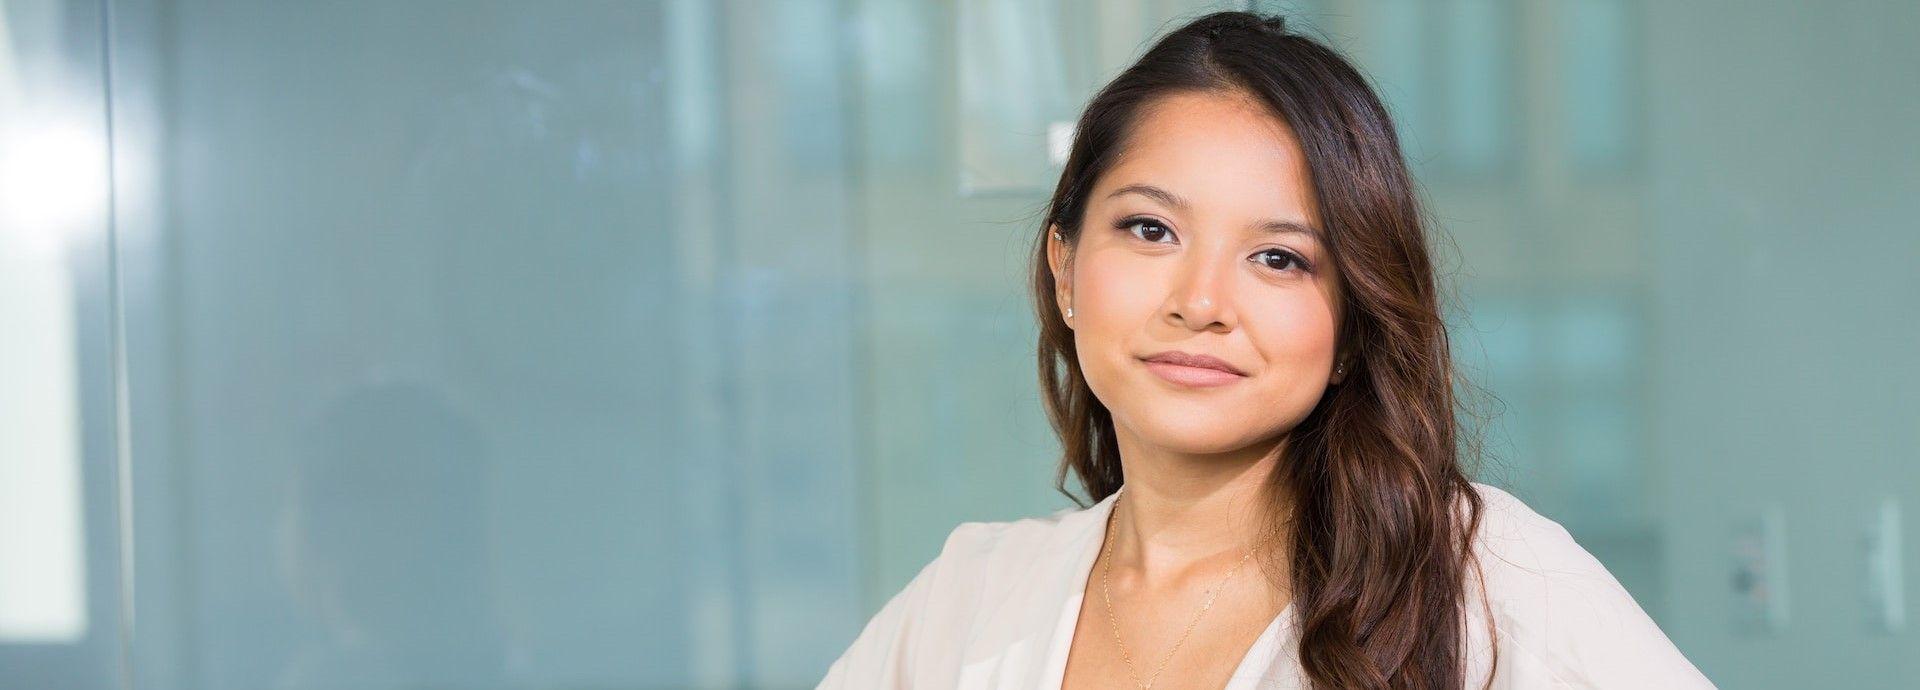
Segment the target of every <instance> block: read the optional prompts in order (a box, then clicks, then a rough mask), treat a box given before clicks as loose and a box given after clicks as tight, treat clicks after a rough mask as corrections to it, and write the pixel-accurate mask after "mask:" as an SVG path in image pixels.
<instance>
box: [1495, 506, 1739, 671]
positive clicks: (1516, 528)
mask: <svg viewBox="0 0 1920 690" xmlns="http://www.w3.org/2000/svg"><path fill="white" fill-rule="evenodd" d="M1473 488H1474V490H1475V492H1476V493H1477V494H1478V495H1479V496H1480V498H1481V504H1482V508H1483V511H1482V514H1481V520H1480V525H1479V527H1478V529H1476V530H1475V532H1474V544H1473V551H1474V557H1475V559H1474V565H1473V568H1472V569H1471V570H1470V572H1469V584H1468V590H1469V591H1468V592H1467V595H1468V599H1469V606H1468V611H1467V613H1468V615H1469V616H1470V617H1471V618H1473V619H1475V620H1483V619H1490V620H1491V622H1492V624H1493V628H1494V631H1496V632H1497V633H1498V635H1499V638H1498V640H1497V642H1496V644H1497V645H1498V649H1499V650H1500V655H1499V659H1498V663H1499V669H1498V671H1499V675H1501V676H1502V677H1504V678H1505V679H1507V680H1509V681H1514V680H1516V679H1517V680H1518V681H1520V684H1519V685H1512V687H1531V686H1533V685H1538V686H1541V687H1560V686H1561V684H1565V685H1571V686H1579V687H1645V688H1668V687H1672V688H1711V687H1713V685H1712V684H1711V683H1710V682H1709V681H1708V680H1707V679H1706V677H1705V676H1704V675H1702V674H1701V673H1700V672H1699V670H1698V669H1696V668H1695V667H1694V666H1693V664H1692V663H1691V662H1689V661H1688V660H1687V659H1686V657H1685V656H1684V655H1682V654H1681V653H1680V651H1679V650H1678V648H1676V647H1675V646H1674V645H1673V643H1672V641H1671V640H1670V639H1669V638H1668V637H1667V635H1666V633H1665V632H1664V631H1662V630H1661V629H1660V627H1659V626H1658V625H1657V624H1655V623H1654V621H1653V619H1652V618H1651V617H1650V616H1649V615H1648V614H1647V613H1646V611H1645V609H1643V608H1642V607H1641V606H1640V603H1639V602H1638V601H1636V600H1635V599H1634V597H1633V595H1632V594H1631V593H1629V592H1628V591H1627V589H1626V587H1624V586H1622V585H1621V584H1620V581H1619V580H1618V579H1616V578H1615V577H1614V576H1613V574H1612V573H1611V572H1609V571H1608V570H1607V568H1606V566H1605V565H1602V564H1601V563H1600V560H1599V559H1598V558H1595V557H1594V555H1593V554H1592V553H1590V552H1588V551H1587V550H1586V548H1584V547H1582V546H1581V545H1580V543H1579V542H1578V541H1577V540H1575V539H1574V537H1573V535H1572V534H1571V533H1569V532H1568V531H1567V529H1566V528H1565V527H1563V526H1561V525H1560V523H1558V522H1556V521H1554V520H1552V519H1551V518H1548V517H1547V516H1545V515H1542V514H1540V512H1539V511H1537V510H1534V508H1533V507H1532V506H1529V505H1528V504H1527V503H1526V502H1524V501H1522V500H1521V499H1520V498H1519V497H1517V496H1515V495H1513V494H1512V493H1510V492H1508V491H1506V490H1504V489H1501V488H1499V487H1495V486H1492V485H1488V484H1482V483H1479V482H1474V483H1473ZM1474 637H1475V638H1476V639H1477V638H1479V637H1480V636H1479V635H1475V636H1474ZM1510 685H1511V684H1510Z"/></svg>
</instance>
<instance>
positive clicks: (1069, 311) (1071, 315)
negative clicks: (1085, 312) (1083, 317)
mask: <svg viewBox="0 0 1920 690" xmlns="http://www.w3.org/2000/svg"><path fill="white" fill-rule="evenodd" d="M1067 318H1069V319H1071V318H1073V307H1067Z"/></svg>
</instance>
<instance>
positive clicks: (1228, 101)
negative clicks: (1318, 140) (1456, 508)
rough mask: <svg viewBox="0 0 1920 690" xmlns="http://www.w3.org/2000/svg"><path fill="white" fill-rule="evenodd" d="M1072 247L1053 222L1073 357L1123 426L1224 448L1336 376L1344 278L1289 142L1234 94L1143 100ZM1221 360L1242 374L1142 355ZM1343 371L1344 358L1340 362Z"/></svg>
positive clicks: (1258, 439) (1316, 394) (1264, 431)
mask: <svg viewBox="0 0 1920 690" xmlns="http://www.w3.org/2000/svg"><path fill="white" fill-rule="evenodd" d="M1085 213H1086V215H1085V216H1084V217H1083V219H1082V224H1081V231H1080V233H1079V236H1078V238H1077V239H1076V240H1074V245H1073V246H1071V247H1068V246H1066V245H1065V244H1063V243H1062V242H1061V241H1060V240H1058V239H1055V238H1054V237H1053V235H1052V233H1049V234H1048V242H1049V246H1048V262H1049V264H1050V265H1051V266H1052V269H1053V274H1054V277H1055V283H1056V285H1058V286H1059V291H1058V294H1057V295H1056V297H1057V299H1058V302H1059V305H1058V306H1059V308H1060V310H1061V313H1062V315H1063V316H1064V314H1065V312H1066V309H1067V307H1068V306H1072V307H1073V317H1072V318H1069V319H1067V324H1068V326H1070V327H1071V328H1072V329H1073V332H1074V345H1075V347H1076V348H1077V349H1078V352H1079V359H1080V367H1081V370H1082V371H1083V372H1085V375H1086V379H1087V384H1088V385H1089V386H1090V387H1091V388H1092V389H1093V393H1094V395H1095V396H1097V397H1098V398H1099V399H1100V402H1101V403H1103V404H1104V405H1106V407H1107V409H1108V410H1110V411H1111V412H1112V413H1113V420H1114V424H1115V426H1116V427H1117V430H1118V431H1119V432H1120V433H1121V434H1122V435H1123V436H1131V437H1132V438H1133V439H1134V440H1135V441H1137V442H1140V443H1145V444H1148V445H1151V446H1154V447H1156V448H1160V449H1163V450H1166V451H1172V452H1178V453H1187V454H1215V453H1228V452H1233V451H1238V450H1242V449H1246V448H1249V447H1251V446H1254V445H1255V444H1264V445H1270V442H1271V441H1272V440H1275V439H1277V438H1278V437H1279V436H1280V435H1281V434H1283V433H1285V432H1286V431H1288V430H1289V429H1292V428H1293V426H1294V425H1295V424H1298V423H1299V421H1300V420H1301V419H1303V418H1305V417H1306V415H1307V414H1308V413H1309V412H1311V411H1312V410H1313V407H1314V405H1316V404H1318V402H1319V400H1320V397H1321V394H1322V393H1324V392H1325V390H1326V388H1327V386H1328V385H1329V384H1330V383H1338V378H1336V377H1335V375H1334V373H1333V369H1334V364H1335V360H1334V357H1335V343H1334V333H1335V332H1336V326H1337V324H1338V323H1339V318H1340V313H1339V305H1340V303H1341V302H1340V296H1339V293H1338V290H1339V284H1338V282H1337V280H1336V276H1335V274H1334V271H1333V266H1332V261H1331V260H1330V257H1328V255H1327V250H1326V247H1325V245H1324V244H1323V243H1322V242H1321V241H1320V239H1318V238H1317V237H1316V236H1315V233H1317V232H1320V230H1317V229H1316V228H1318V227H1319V224H1318V221H1317V212H1316V210H1315V208H1314V203H1313V190H1312V187H1311V180H1310V179H1309V173H1308V171H1307V167H1306V162H1305V159H1304V158H1303V157H1302V154H1301V151H1300V146H1299V144H1298V143H1297V142H1296V141H1295V139H1294V137H1293V134H1292V132H1291V131H1290V130H1289V129H1288V128H1287V126H1286V125H1285V123H1284V122H1282V121H1281V120H1279V119H1277V118H1276V117H1274V116H1273V115H1270V114H1269V113H1268V112H1267V111H1266V110H1264V108H1263V106H1261V105H1259V104H1258V103H1256V102H1254V101H1251V100H1248V99H1247V98H1246V97H1245V96H1241V95H1227V94H1221V93H1205V94H1202V93H1187V94H1179V95H1172V96H1167V97H1165V98H1162V99H1159V100H1157V101H1155V102H1154V103H1153V104H1150V105H1149V106H1148V107H1147V108H1146V109H1145V110H1144V111H1143V113H1142V115H1141V119H1140V121H1139V122H1138V124H1137V128H1136V129H1135V130H1134V133H1133V134H1132V135H1131V138H1130V140H1129V141H1128V142H1127V144H1126V148H1125V152H1124V154H1123V155H1122V156H1121V159H1120V160H1119V161H1118V163H1117V164H1116V165H1115V166H1114V167H1112V168H1111V169H1110V170H1108V171H1107V172H1106V173H1105V174H1104V175H1103V176H1102V177H1101V178H1100V179H1099V180H1097V182H1096V184H1095V185H1094V188H1093V190H1092V193H1091V196H1090V197H1089V198H1088V201H1087V207H1086V212H1085ZM1168 352H1184V353H1187V354H1191V355H1200V356H1207V357H1214V358H1218V359H1219V360H1221V361H1223V362H1224V363H1225V364H1226V365H1227V366H1229V367H1230V368H1232V369H1234V370H1236V371H1237V373H1226V372H1222V371H1219V370H1216V369H1197V368H1193V367H1186V366H1179V365H1175V364H1163V363H1155V362H1149V361H1148V358H1150V357H1153V356H1155V355H1159V354H1162V353H1168ZM1349 368H1351V364H1349Z"/></svg>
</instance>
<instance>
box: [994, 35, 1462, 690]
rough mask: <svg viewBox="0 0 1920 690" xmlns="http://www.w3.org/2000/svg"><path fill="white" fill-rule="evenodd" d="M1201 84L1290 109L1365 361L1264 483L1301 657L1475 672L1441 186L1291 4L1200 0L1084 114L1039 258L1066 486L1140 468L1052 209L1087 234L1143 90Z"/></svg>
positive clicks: (1407, 684) (1421, 682)
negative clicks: (1082, 321)
mask: <svg viewBox="0 0 1920 690" xmlns="http://www.w3.org/2000/svg"><path fill="white" fill-rule="evenodd" d="M1193 92H1201V93H1207V92H1212V93H1227V94H1246V95H1250V96H1252V97H1254V98H1255V99H1256V100H1257V101H1258V102H1260V103H1263V104H1264V105H1265V106H1266V107H1267V108H1268V109H1269V110H1270V112H1271V113H1273V114H1274V115H1276V116H1277V117H1279V118H1280V119H1281V120H1282V121H1284V122H1285V123H1286V124H1287V126H1288V127H1290V128H1291V130H1292V132H1293V133H1294V135H1295V138H1296V139H1298V141H1299V142H1300V146H1301V150H1302V153H1303V154H1304V156H1305V159H1306V162H1307V168H1308V171H1309V174H1310V177H1311V179H1312V181H1313V187H1314V190H1313V194H1314V198H1315V200H1316V201H1317V205H1318V208H1319V215H1320V216H1321V217H1320V218H1319V219H1318V220H1319V222H1320V223H1321V225H1322V227H1324V228H1325V229H1326V232H1327V233H1328V245H1329V246H1328V253H1329V255H1330V257H1331V259H1332V260H1333V261H1334V262H1335V264H1334V265H1335V266H1336V267H1337V268H1338V270H1337V273H1338V275H1339V276H1340V281H1341V284H1342V286H1343V288H1344V290H1343V292H1344V295H1345V296H1344V299H1345V309H1344V310H1343V312H1344V313H1345V314H1346V315H1347V316H1346V318H1344V319H1343V320H1342V323H1341V324H1340V328H1339V331H1338V333H1337V335H1336V337H1337V338H1339V340H1340V344H1341V345H1342V347H1341V348H1340V349H1341V350H1342V351H1345V352H1348V353H1350V355H1351V360H1350V363H1349V370H1350V373H1349V374H1348V376H1347V378H1346V379H1344V380H1343V381H1342V382H1341V383H1340V384H1339V385H1335V386H1332V387H1330V388H1329V389H1328V390H1327V392H1326V393H1325V394H1324V395H1323V396H1322V397H1321V399H1320V401H1319V403H1318V404H1317V405H1316V406H1315V408H1314V409H1313V411H1312V412H1311V413H1309V414H1308V416H1307V417H1306V418H1305V419H1303V420H1302V421H1301V422H1300V423H1299V424H1298V425H1296V426H1295V427H1294V428H1293V429H1291V430H1290V431H1288V432H1287V434H1286V437H1285V438H1284V439H1283V446H1284V447H1283V448H1282V451H1283V452H1282V455H1281V456H1280V458H1279V460H1280V462H1278V463H1277V464H1276V466H1275V469H1274V471H1273V473H1272V476H1270V477H1269V478H1268V479H1267V480H1266V482H1265V484H1264V486H1263V494H1264V498H1265V500H1264V502H1263V505H1264V507H1265V508H1266V510H1267V512H1268V513H1269V515H1270V516H1271V518H1272V519H1271V520H1270V521H1269V522H1270V524H1271V527H1272V529H1275V530H1283V529H1284V530H1286V533H1287V534H1288V535H1289V536H1290V537H1291V544H1292V546H1291V550H1290V552H1289V553H1287V554H1286V555H1285V557H1286V558H1288V559H1290V563H1291V573H1292V575H1291V577H1290V580H1291V581H1290V582H1287V583H1284V584H1285V585H1286V586H1287V588H1290V589H1291V591H1292V592H1293V602H1294V607H1295V612H1296V615H1297V616H1298V620H1299V624H1300V627H1299V629H1300V632H1301V634H1300V638H1299V644H1300V649H1299V657H1300V660H1301V665H1302V668H1303V670H1304V671H1305V673H1306V675H1307V677H1308V679H1309V680H1310V682H1311V683H1312V684H1313V685H1315V686H1316V687H1328V688H1459V687H1462V686H1463V685H1465V683H1466V680H1465V675H1466V669H1465V661H1464V657H1463V654H1462V653H1463V645H1464V643H1465V640H1466V639H1467V636H1466V621H1467V616H1466V614H1465V606H1466V605H1465V601H1466V596H1465V593H1466V583H1467V582H1468V581H1469V579H1468V577H1467V572H1468V569H1469V568H1470V567H1474V566H1475V565H1476V564H1474V562H1473V557H1472V554H1473V551H1472V537H1473V534H1474V533H1475V532H1476V531H1477V530H1478V528H1479V524H1480V519H1481V513H1482V504H1481V499H1480V496H1479V494H1478V493H1476V492H1475V491H1474V490H1473V487H1472V485H1471V481H1470V480H1469V479H1468V475H1467V473H1466V471H1465V470H1464V469H1463V468H1462V467H1461V464H1460V459H1461V457H1462V456H1463V455H1472V456H1474V457H1476V458H1477V457H1478V455H1479V452H1478V449H1479V447H1480V443H1479V442H1478V440H1477V439H1466V440H1467V441H1468V442H1469V443H1470V444H1471V449H1470V450H1471V452H1470V453H1469V452H1463V450H1462V449H1461V448H1460V447H1459V445H1460V444H1461V443H1462V441H1463V439H1462V438H1461V437H1460V432H1459V430H1458V428H1457V426H1456V418H1455V413H1456V411H1457V410H1456V395H1455V391H1454V388H1453V386H1454V384H1455V383H1456V381H1455V380H1454V369H1453V365H1452V362H1451V359H1450V356H1449V345H1448V340H1447V329H1446V325H1445V323H1444V321H1443V319H1442V317H1441V313H1440V303H1439V295H1438V288H1437V283H1438V281H1437V279H1436V277H1435V272H1434V268H1433V264H1432V260H1431V258H1430V257H1429V254H1428V248H1427V244H1426V242H1427V230H1426V222H1425V221H1424V220H1423V218H1424V214H1423V211H1422V206H1421V203H1420V200H1419V198H1418V195H1417V193H1416V190H1415V187H1414V184H1413V181H1412V178H1411V175H1410V174H1409V172H1408V170H1407V165H1406V162H1405V161H1404V160H1403V159H1402V157H1401V153H1400V143H1399V139H1398V137H1397V136H1396V134H1395V132H1394V126H1393V121H1392V118H1391V117H1390V116H1389V115H1388V112H1387V109H1386V108H1385V107H1384V106H1382V104H1381V102H1380V99H1379V98H1378V96H1377V95H1376V94H1375V93H1374V91H1373V89H1372V88H1371V87H1370V86H1369V84H1368V82H1367V80H1366V78H1365V77H1363V76H1362V75H1361V73H1360V72H1359V70H1357V69H1355V68H1354V66H1353V65H1351V64H1349V63H1348V62H1347V61H1346V60H1345V59H1343V58H1342V57H1341V56H1340V55H1339V54H1338V53H1336V52H1335V51H1334V50H1332V49H1330V48H1328V47H1327V46H1325V45H1324V44H1322V43H1320V42H1318V41H1316V40H1314V39H1312V38H1309V37H1306V36H1303V35H1301V34H1298V33H1295V32H1293V31H1290V30H1289V29H1288V27H1287V24H1286V21H1285V19H1284V18H1282V17H1276V16H1266V15H1260V14H1255V13H1250V12H1239V11H1234V12H1215V13H1212V14H1207V15H1205V16H1202V17H1199V18H1197V19H1194V20H1192V21H1191V22H1189V23H1187V24H1185V25H1183V26H1181V27H1179V28H1177V29H1175V30H1174V31H1172V32H1170V33H1168V34H1167V35H1166V36H1164V37H1163V38H1161V39H1160V40H1159V41H1158V42H1156V43H1155V44H1154V45H1153V46H1152V47H1151V48H1149V49H1148V50H1147V52H1146V53H1144V54H1143V55H1142V56H1141V57H1140V59H1139V60H1138V61H1137V62H1135V63H1134V64H1133V65H1132V66H1130V67H1129V68H1128V69H1127V70H1126V71H1124V72H1122V73H1121V74H1119V75H1118V76H1117V77H1115V78H1114V79H1113V80H1112V81H1111V82H1109V83H1107V84H1106V85H1105V86H1104V87H1103V88H1101V90H1100V91H1099V92H1098V93H1097V94H1096V95H1095V96H1094V98H1093V99H1092V101H1090V102H1089V104H1088V105H1087V107H1086V110H1085V112H1083V113H1082V114H1081V116H1080V119H1079V122H1078V125H1077V129H1076V130H1075V133H1074V137H1073V142H1072V147H1071V149H1070V153H1069V155H1068V158H1067V161H1066V163H1065V167H1064V169H1063V171H1062V172H1061V175H1060V180H1059V183H1058V185H1057V186H1056V187H1055V189H1054V192H1053V197H1052V199H1051V200H1050V201H1049V202H1048V204H1047V206H1046V207H1045V216H1046V222H1045V223H1043V224H1042V227H1041V228H1040V232H1039V233H1038V235H1039V236H1038V238H1036V242H1035V243H1034V247H1033V256H1032V259H1033V260H1032V268H1031V272H1032V291H1033V295H1032V297H1033V302H1034V307H1035V310H1036V314H1037V316H1038V318H1039V322H1040V324H1039V325H1040V332H1039V347H1038V355H1039V368H1040V371H1039V373H1040V384H1041V388H1042V391H1043V393H1044V395H1043V403H1044V405H1045V407H1046V410H1047V415H1048V418H1049V420H1050V422H1051V423H1052V425H1053V427H1054V430H1055V432H1056V433H1057V434H1058V435H1059V436H1060V439H1061V442H1062V448H1063V456H1062V458H1061V462H1060V467H1059V469H1058V472H1057V474H1056V477H1055V487H1056V488H1057V489H1058V490H1059V491H1060V492H1061V493H1063V494H1066V495H1067V496H1068V497H1069V498H1071V499H1073V500H1075V501H1076V502H1079V501H1080V499H1079V498H1077V497H1075V496H1074V494H1073V493H1072V492H1071V491H1069V490H1068V489H1067V488H1066V485H1067V475H1068V473H1069V472H1071V473H1072V474H1073V475H1075V476H1077V477H1078V478H1079V481H1080V483H1081V485H1082V486H1083V487H1085V489H1086V491H1087V493H1088V494H1089V499H1090V500H1091V501H1099V500H1102V499H1104V498H1106V497H1107V496H1109V495H1111V494H1112V493H1113V492H1114V491H1115V490H1117V489H1118V488H1119V487H1120V485H1121V483H1122V482H1123V481H1124V476H1123V475H1122V472H1121V467H1120V454H1119V448H1118V446H1117V445H1116V441H1115V435H1114V427H1113V418H1112V416H1111V414H1110V413H1109V412H1108V410H1107V409H1106V407H1105V406H1104V405H1102V404H1101V402H1100V401H1099V400H1098V399H1096V398H1095V397H1094V395H1093V391H1092V390H1091V389H1090V388H1089V387H1088V386H1087V382H1086V379H1085V377H1084V376H1083V374H1082V372H1081V370H1080V368H1079V364H1078V357H1077V356H1076V353H1075V350H1074V341H1073V332H1072V330H1071V329H1069V328H1068V327H1067V324H1066V323H1065V322H1064V321H1063V320H1062V319H1061V318H1060V315H1059V313H1058V311H1057V306H1056V303H1055V301H1054V295H1055V294H1056V293H1055V291H1054V288H1055V286H1054V277H1053V273H1052V271H1051V270H1050V269H1049V267H1048V264H1047V253H1046V252H1047V243H1046V237H1047V229H1048V227H1047V226H1055V227H1057V228H1058V229H1059V231H1060V232H1061V234H1063V235H1065V236H1066V240H1067V243H1068V244H1069V245H1070V246H1071V245H1073V244H1074V243H1076V242H1077V241H1078V238H1079V233H1080V226H1081V221H1082V219H1083V215H1084V213H1085V210H1086V206H1087V196H1088V194H1089V193H1090V192H1091V190H1092V189H1093V187H1094V184H1095V182H1096V181H1097V180H1098V179H1099V178H1100V176H1101V175H1102V174H1103V173H1104V172H1105V171H1106V170H1107V169H1108V168H1110V167H1111V166H1112V165H1113V163H1114V161H1115V160H1116V158H1117V157H1118V156H1119V154H1120V153H1121V152H1122V148H1123V147H1124V146H1125V144H1126V142H1127V138H1128V136H1129V133H1130V131H1131V129H1132V128H1133V126H1134V124H1135V122H1136V120H1137V119H1138V117H1139V116H1140V114H1141V113H1142V111H1143V109H1144V106H1146V105H1147V104H1149V103H1150V102H1151V101H1152V100H1153V99H1155V98H1159V97H1163V96H1166V95H1169V94H1174V93H1193ZM1460 383H1465V382H1464V381H1462V382H1460ZM1469 385H1470V384H1469ZM1289 504H1290V505H1291V514H1290V515H1283V514H1282V511H1283V510H1285V509H1284V508H1283V506H1287V505H1289ZM1082 505H1083V506H1084V505H1086V504H1084V503H1083V504H1082ZM1461 508H1464V510H1461ZM1288 518H1290V519H1288ZM1276 557H1277V555H1276ZM1491 634H1492V631H1491V630H1490V631H1489V635H1491ZM1495 663H1496V664H1497V659H1496V662H1495Z"/></svg>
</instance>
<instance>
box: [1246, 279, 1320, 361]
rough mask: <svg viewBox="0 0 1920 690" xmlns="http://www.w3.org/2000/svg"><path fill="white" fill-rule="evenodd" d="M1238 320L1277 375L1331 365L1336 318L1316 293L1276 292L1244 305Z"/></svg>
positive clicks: (1307, 291) (1311, 291)
mask: <svg viewBox="0 0 1920 690" xmlns="http://www.w3.org/2000/svg"><path fill="white" fill-rule="evenodd" d="M1240 316H1241V326H1242V327H1243V328H1244V329H1245V330H1246V332H1247V333H1246V334H1247V337H1248V339H1250V340H1252V341H1253V346H1254V348H1256V349H1258V350H1259V351H1260V353H1261V356H1262V358H1263V359H1265V360H1266V362H1267V364H1268V366H1270V367H1273V368H1274V369H1276V370H1278V371H1282V372H1296V373H1300V372H1303V370H1304V369H1305V368H1309V367H1315V366H1320V365H1323V364H1327V363H1328V362H1330V361H1332V358H1333V351H1334V327H1335V322H1336V317H1335V314H1334V311H1333V306H1332V305H1331V304H1329V303H1328V301H1327V299H1326V298H1325V296H1324V295H1323V294H1321V293H1320V292H1319V291H1316V290H1287V291H1282V292H1278V293H1275V294H1273V295H1271V296H1269V297H1267V298H1265V299H1261V300H1259V301H1258V302H1257V303H1254V304H1250V305H1248V309H1246V310H1244V311H1242V312H1241V315H1240ZM1327 366H1331V365H1330V364H1327Z"/></svg>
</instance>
